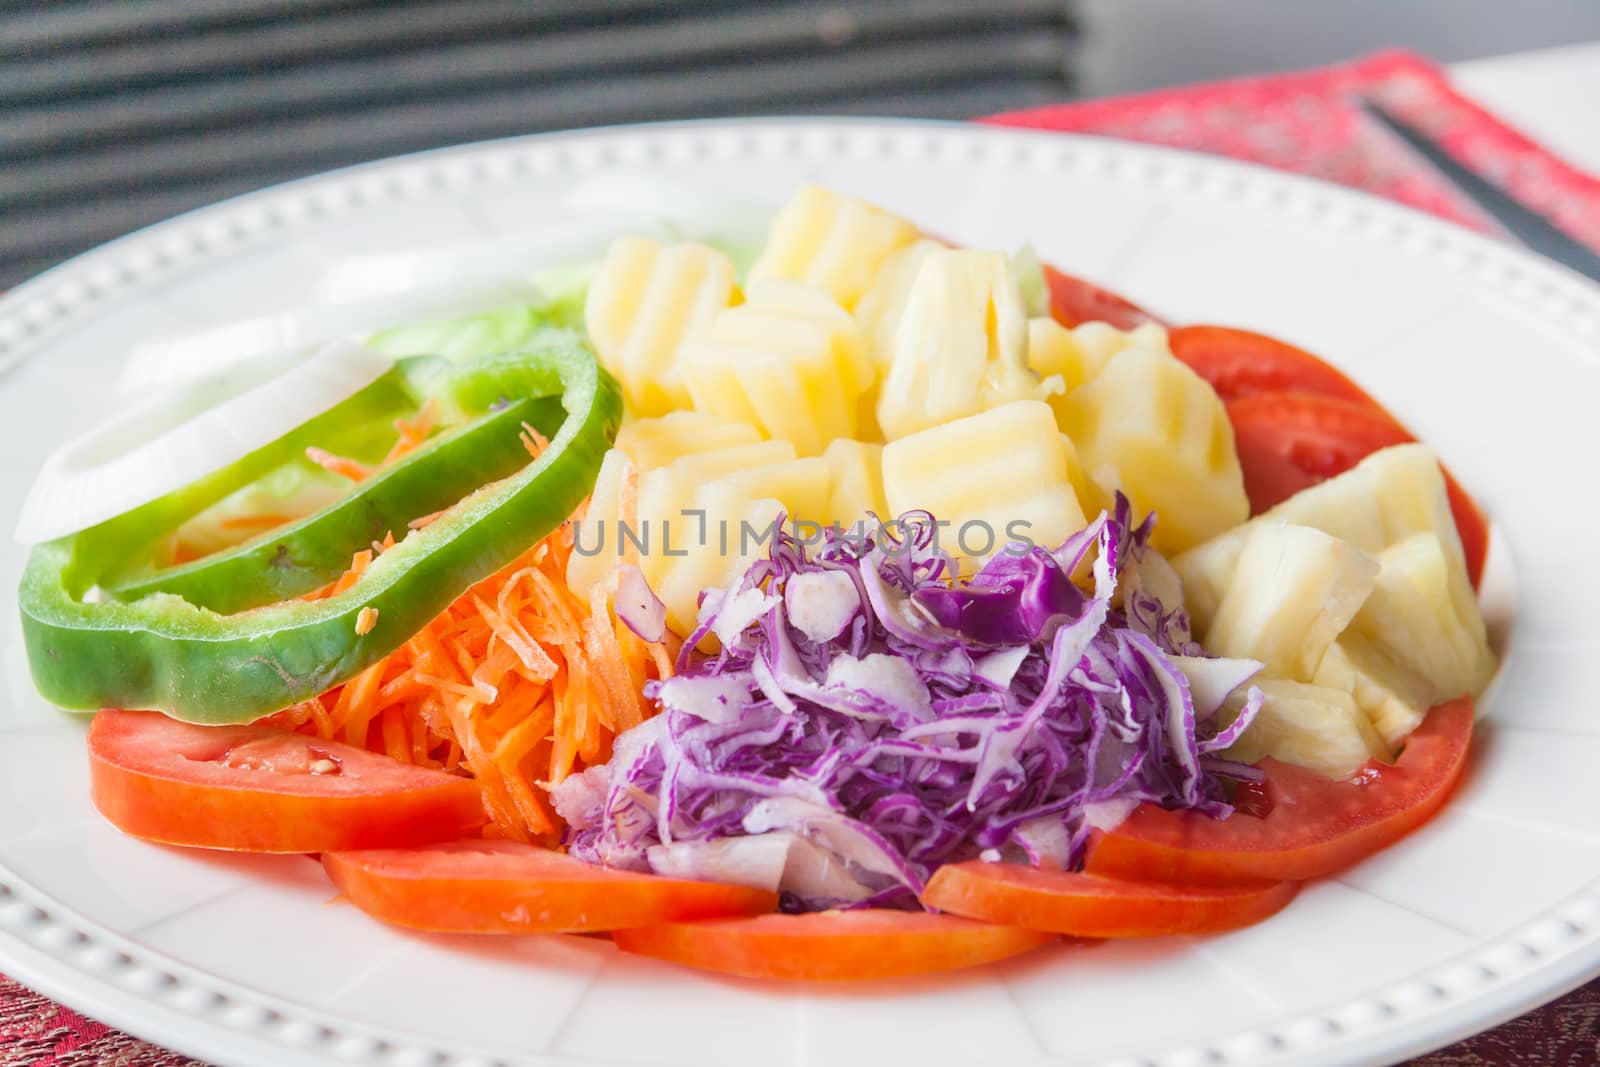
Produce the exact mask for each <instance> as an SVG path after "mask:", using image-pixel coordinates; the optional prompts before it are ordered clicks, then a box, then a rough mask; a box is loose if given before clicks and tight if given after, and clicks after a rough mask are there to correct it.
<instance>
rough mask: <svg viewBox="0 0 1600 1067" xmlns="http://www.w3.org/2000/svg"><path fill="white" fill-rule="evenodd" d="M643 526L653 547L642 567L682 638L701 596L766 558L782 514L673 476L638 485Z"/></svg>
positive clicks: (666, 473) (662, 474)
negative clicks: (644, 518)
mask: <svg viewBox="0 0 1600 1067" xmlns="http://www.w3.org/2000/svg"><path fill="white" fill-rule="evenodd" d="M639 511H640V515H641V525H642V526H643V525H644V523H643V517H644V516H645V515H646V514H648V515H649V517H650V523H649V525H648V526H645V527H644V528H645V529H646V530H647V531H648V536H649V537H650V539H651V544H650V551H649V552H647V553H644V554H643V555H642V556H641V567H642V569H643V570H644V574H645V577H646V578H647V579H648V580H649V582H650V587H651V588H652V589H654V590H655V593H656V595H657V596H659V597H660V598H661V601H662V603H663V604H664V605H666V609H667V625H668V626H670V627H671V628H672V630H673V632H674V633H676V634H678V635H679V636H680V637H686V636H688V635H689V634H690V633H691V632H692V631H693V630H694V627H695V618H696V614H697V612H698V608H699V599H700V594H701V592H703V591H704V590H706V589H708V588H711V587H713V586H722V585H726V584H727V583H728V582H730V581H732V580H733V579H734V578H736V577H737V576H738V575H740V574H742V573H744V571H745V569H746V568H747V567H748V566H749V565H750V563H751V562H752V561H754V560H755V559H756V558H757V557H759V556H761V555H763V554H764V553H765V552H766V551H767V546H768V545H769V544H770V543H771V538H772V536H773V532H774V530H775V529H776V528H777V524H778V520H779V519H780V518H781V516H782V514H783V511H784V506H783V504H782V502H781V501H778V500H774V499H771V498H763V499H758V500H752V499H751V498H749V497H747V496H745V495H744V494H743V493H741V492H739V491H738V490H737V489H735V488H734V487H733V486H732V485H730V484H728V483H727V482H726V481H720V482H713V483H710V484H707V485H701V486H698V487H696V486H692V485H690V484H689V483H687V482H685V481H684V480H683V479H682V478H680V477H677V476H676V475H675V474H674V473H673V472H672V470H671V468H668V469H666V470H660V471H653V472H651V473H650V474H648V475H646V476H645V477H644V478H643V479H641V481H640V484H639Z"/></svg>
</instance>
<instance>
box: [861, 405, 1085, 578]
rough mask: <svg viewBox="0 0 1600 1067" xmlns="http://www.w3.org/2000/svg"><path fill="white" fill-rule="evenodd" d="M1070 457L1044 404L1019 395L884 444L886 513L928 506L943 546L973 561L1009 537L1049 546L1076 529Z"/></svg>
mask: <svg viewBox="0 0 1600 1067" xmlns="http://www.w3.org/2000/svg"><path fill="white" fill-rule="evenodd" d="M1072 458H1073V457H1072V453H1071V451H1070V450H1069V449H1068V447H1067V442H1066V441H1065V439H1064V438H1063V437H1062V436H1061V433H1060V431H1058V430H1057V429H1056V424H1055V417H1054V416H1053V415H1052V414H1051V413H1050V408H1049V406H1048V405H1047V404H1045V403H1043V402H1042V401H1038V400H1019V401H1017V402H1015V403H1011V404H1006V405H1004V406H1003V407H997V408H992V409H990V410H989V411H985V412H983V413H981V414H978V415H969V416H967V417H966V418H963V419H956V420H955V421H953V422H948V423H945V424H944V425H943V426H936V427H934V428H933V429H931V430H923V431H921V432H920V433H915V434H912V435H910V436H909V437H902V438H900V439H899V440H898V441H893V442H891V443H889V444H888V445H885V446H884V449H883V488H884V493H885V495H886V497H887V502H888V505H889V512H890V514H891V515H900V514H902V513H904V512H907V511H912V510H916V509H923V510H926V511H929V512H931V513H932V514H933V516H934V518H935V519H939V520H942V521H944V522H947V523H948V524H949V525H948V527H947V530H948V533H945V534H942V535H941V545H942V546H943V547H944V548H945V550H946V551H947V552H949V553H950V554H951V555H952V556H955V557H957V558H959V559H962V560H965V561H973V562H976V561H978V560H981V559H983V558H985V557H987V556H990V555H993V554H994V553H995V552H997V551H999V550H1000V549H1002V548H1003V547H1005V545H1006V544H1007V543H1009V542H1011V541H1017V540H1020V541H1028V542H1031V543H1033V544H1036V545H1043V546H1044V547H1046V548H1055V547H1056V546H1057V545H1059V544H1060V543H1061V542H1062V541H1065V540H1066V539H1067V537H1068V536H1070V535H1071V534H1073V533H1076V532H1077V531H1078V530H1081V529H1083V527H1084V526H1085V525H1086V522H1085V519H1084V515H1083V509H1082V507H1081V506H1080V505H1079V503H1078V498H1077V495H1076V494H1075V493H1074V492H1073V489H1072V480H1073V472H1072V469H1071V466H1072ZM969 524H970V525H969Z"/></svg>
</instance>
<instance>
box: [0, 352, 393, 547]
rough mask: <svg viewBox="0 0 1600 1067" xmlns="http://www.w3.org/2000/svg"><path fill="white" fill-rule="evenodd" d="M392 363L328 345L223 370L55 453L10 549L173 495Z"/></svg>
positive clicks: (364, 383)
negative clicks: (16, 543)
mask: <svg viewBox="0 0 1600 1067" xmlns="http://www.w3.org/2000/svg"><path fill="white" fill-rule="evenodd" d="M392 366H394V360H392V359H390V358H389V357H388V356H384V355H381V354H379V353H377V352H374V351H372V350H371V349H368V348H363V347H362V346H360V345H356V344H350V343H348V342H336V343H334V344H330V345H327V346H325V347H323V348H321V349H320V350H318V351H316V352H315V353H313V354H312V355H310V356H309V357H305V358H300V357H289V356H268V357H262V358H258V359H251V360H245V361H239V362H234V363H230V364H229V365H228V366H227V367H225V368H223V369H222V370H219V371H217V372H215V373H213V374H212V375H211V376H209V377H207V378H204V379H201V380H197V381H192V382H190V383H188V384H187V385H185V386H183V387H181V388H177V389H173V390H170V391H168V392H164V393H162V394H161V395H159V396H157V397H155V398H153V399H152V400H150V401H148V402H146V403H144V404H142V405H140V406H138V407H136V408H134V409H133V410H130V411H127V412H125V413H123V414H121V415H119V416H117V417H115V418H113V419H112V420H110V421H109V422H106V423H104V424H102V425H100V426H97V427H95V428H94V429H92V430H90V431H89V432H88V433H86V434H83V435H82V436H80V437H78V438H77V439H75V440H73V441H69V442H68V443H67V444H65V445H63V446H61V447H60V448H58V449H57V450H56V451H55V452H54V453H52V454H51V455H50V457H49V458H48V459H46V460H45V462H44V467H43V469H42V470H40V472H39V476H38V478H36V479H35V481H34V483H33V488H32V489H31V490H30V491H29V493H28V497H27V499H26V500H25V501H23V504H22V511H21V513H20V514H19V515H18V518H17V528H16V535H15V536H16V539H17V540H18V541H21V542H23V543H24V544H35V543H37V542H40V541H50V540H54V539H55V538H57V537H64V536H66V535H67V534H70V533H76V532H78V531H79V530H83V529H87V528H88V527H90V526H94V525H96V524H98V523H101V522H104V521H105V520H107V519H110V518H114V517H116V516H118V515H121V514H122V513H123V512H125V511H131V510H132V509H134V508H136V507H138V506H140V505H141V504H145V503H148V502H150V501H152V500H155V499H157V498H158V497H162V496H165V495H166V494H168V493H170V492H173V491H174V490H177V489H181V488H183V487H184V486H185V485H188V484H189V483H190V482H193V481H196V480H198V479H200V478H203V477H205V476H206V475H208V474H211V473H212V472H213V471H217V470H221V469H222V468H223V467H226V466H228V465H229V464H230V463H235V462H237V461H239V460H240V459H243V458H244V457H245V456H247V455H249V454H250V453H251V452H254V451H255V450H256V449H258V448H261V447H262V446H263V445H267V444H270V443H271V442H273V441H275V440H277V439H278V438H279V437H282V436H283V435H284V434H286V433H288V432H289V431H290V430H293V429H294V428H295V427H296V426H299V425H300V424H301V423H303V422H306V421H308V420H310V419H312V418H315V417H316V416H317V415H320V414H322V412H324V411H326V410H327V409H329V408H331V407H333V406H334V405H335V404H337V403H339V402H340V401H343V400H345V399H347V398H349V397H350V396H351V395H353V394H355V393H356V392H359V391H360V390H361V389H364V388H365V387H367V386H368V385H371V384H372V383H373V382H374V381H376V380H377V379H378V378H379V377H381V376H382V375H383V374H384V373H386V372H387V371H388V370H389V369H390V368H391V367H392Z"/></svg>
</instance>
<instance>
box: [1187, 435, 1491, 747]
mask: <svg viewBox="0 0 1600 1067" xmlns="http://www.w3.org/2000/svg"><path fill="white" fill-rule="evenodd" d="M1173 565H1174V567H1175V568H1176V569H1177V571H1178V573H1179V575H1180V576H1181V577H1182V579H1183V583H1184V592H1185V601H1186V603H1187V605H1188V607H1189V611H1190V616H1191V621H1192V623H1193V625H1194V630H1195V634H1196V636H1197V637H1198V638H1199V639H1200V640H1201V642H1202V644H1204V646H1205V647H1206V649H1207V650H1208V651H1211V652H1214V653H1216V654H1218V655H1222V656H1239V657H1244V658H1248V659H1255V660H1259V661H1261V662H1262V663H1263V664H1264V667H1263V671H1262V675H1263V678H1265V679H1267V680H1266V681H1264V682H1262V683H1260V684H1261V688H1262V692H1263V693H1264V694H1265V697H1266V700H1265V703H1264V705H1263V708H1262V713H1261V716H1260V718H1259V719H1257V721H1256V724H1255V725H1254V726H1252V727H1251V728H1250V729H1249V730H1247V731H1246V733H1245V736H1244V738H1243V739H1242V740H1241V742H1240V744H1239V746H1238V748H1237V750H1235V751H1234V753H1233V755H1235V756H1237V757H1239V758H1242V759H1246V760H1252V761H1253V760H1255V759H1259V758H1260V757H1262V756H1269V755H1270V756H1277V757H1278V758H1280V759H1285V760H1289V761H1291V762H1295V763H1299V764H1302V765H1305V766H1310V767H1315V768H1317V769H1319V770H1322V771H1325V772H1326V773H1328V774H1329V775H1332V776H1334V777H1343V776H1345V775H1348V774H1350V773H1351V772H1352V771H1354V770H1355V769H1356V768H1358V767H1359V766H1360V765H1361V764H1363V763H1365V762H1366V761H1367V760H1368V759H1371V758H1372V757H1378V758H1380V759H1387V758H1389V757H1390V756H1391V755H1392V754H1393V752H1394V750H1395V749H1396V747H1397V746H1399V745H1400V743H1401V742H1403V741H1404V740H1405V737H1406V735H1407V734H1409V733H1410V732H1411V731H1412V730H1413V729H1414V728H1415V727H1416V725H1417V724H1418V723H1419V722H1421V721H1422V717H1423V714H1424V713H1425V712H1426V711H1427V710H1428V709H1429V708H1430V707H1432V706H1434V705H1435V704H1438V703H1441V702H1443V701H1446V700H1452V699H1454V698H1456V697H1459V696H1462V695H1464V694H1470V695H1472V696H1477V695H1479V694H1480V693H1482V691H1483V689H1484V687H1485V686H1487V685H1488V683H1489V679H1490V678H1491V677H1492V675H1493V674H1494V671H1495V657H1494V653H1493V652H1491V651H1490V649H1489V642H1488V635H1487V632H1486V630H1485V627H1484V623H1483V616H1482V615H1481V614H1480V613H1479V610H1478V603H1477V598H1476V596H1475V595H1474V593H1473V590H1472V583H1471V582H1470V581H1469V579H1468V577H1467V569H1466V563H1465V558H1464V556H1463V554H1462V551H1461V539H1460V537H1459V536H1457V534H1456V526H1455V520H1454V519H1453V518H1452V517H1451V514H1450V504H1449V499H1448V497H1447V496H1446V494H1445V482H1444V476H1443V474H1442V473H1441V471H1440V468H1439V462H1438V460H1437V459H1436V458H1435V457H1434V455H1433V453H1432V452H1430V451H1429V450H1428V449H1427V448H1425V447H1424V446H1422V445H1398V446H1395V447H1393V448H1386V449H1383V450H1382V451H1379V452H1375V453H1373V454H1372V455H1371V456H1369V457H1367V458H1366V459H1365V460H1363V461H1362V462H1361V463H1359V464H1358V465H1356V466H1355V467H1354V468H1352V469H1351V470H1349V471H1347V472H1345V473H1344V474H1341V475H1339V476H1338V477H1336V478H1331V479H1329V480H1328V481H1326V482H1323V483H1321V484H1320V485H1316V486H1313V487H1312V488H1310V489H1306V490H1304V491H1303V492H1300V493H1297V494H1296V495H1294V496H1292V497H1290V498H1289V499H1288V500H1285V501H1284V502H1283V503H1281V504H1279V505H1278V506H1277V507H1275V508H1272V509H1271V510H1269V511H1267V512H1266V513H1265V514H1262V515H1260V516H1257V517H1256V518H1254V519H1251V520H1250V521H1249V522H1247V523H1244V524H1243V525H1241V526H1237V527H1235V528H1234V529H1231V530H1228V531H1227V532H1225V533H1223V534H1221V535H1219V536H1217V537H1215V538H1213V539H1212V540H1210V541H1207V542H1205V543H1204V544H1201V545H1197V546H1195V547H1194V548H1191V549H1189V550H1188V551H1187V552H1184V553H1183V554H1181V555H1179V556H1177V557H1176V558H1175V559H1174V560H1173Z"/></svg>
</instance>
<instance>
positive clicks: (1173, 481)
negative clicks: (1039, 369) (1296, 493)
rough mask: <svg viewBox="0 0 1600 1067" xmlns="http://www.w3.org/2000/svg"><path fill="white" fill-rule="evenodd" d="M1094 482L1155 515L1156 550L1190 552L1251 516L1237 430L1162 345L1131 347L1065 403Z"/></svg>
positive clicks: (1062, 409) (1063, 415)
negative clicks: (1237, 450)
mask: <svg viewBox="0 0 1600 1067" xmlns="http://www.w3.org/2000/svg"><path fill="white" fill-rule="evenodd" d="M1057 414H1058V416H1059V418H1060V419H1061V429H1062V430H1064V431H1065V432H1066V434H1067V436H1068V437H1070V438H1072V441H1073V443H1074V444H1075V445H1077V446H1078V454H1079V455H1080V456H1081V457H1082V459H1083V463H1084V466H1085V467H1086V468H1087V470H1088V472H1089V476H1090V477H1091V478H1093V479H1094V480H1095V481H1096V482H1097V483H1099V484H1100V485H1101V487H1102V488H1104V489H1105V490H1106V491H1108V492H1110V491H1113V490H1121V491H1122V492H1123V493H1125V494H1127V496H1128V498H1129V499H1130V500H1131V501H1132V502H1133V508H1134V512H1135V513H1136V514H1141V515H1142V514H1144V513H1145V512H1148V511H1154V512H1155V513H1156V529H1155V535H1154V537H1153V539H1152V541H1153V543H1154V545H1155V546H1156V547H1157V548H1158V549H1161V550H1162V551H1165V552H1177V551H1182V550H1183V549H1185V548H1188V547H1190V546H1192V545H1196V544H1199V543H1200V542H1201V541H1204V540H1205V539H1206V538H1208V537H1211V536H1213V535H1215V534H1218V533H1221V532H1222V531H1224V530H1227V529H1228V528H1230V527H1233V526H1237V525H1239V524H1240V523H1242V522H1244V520H1245V519H1246V518H1247V517H1248V516H1249V514H1250V503H1249V501H1248V500H1247V499H1246V497H1245V492H1244V475H1243V473H1242V472H1241V471H1240V469H1239V457H1238V455H1237V453H1235V451H1234V447H1233V426H1232V424H1231V423H1229V422H1228V413H1227V411H1226V410H1224V408H1223V406H1222V401H1221V400H1219V399H1218V398H1217V394H1216V393H1215V392H1214V391H1213V390H1212V388H1211V386H1210V385H1208V384H1206V382H1205V380H1204V379H1202V378H1201V377H1200V376H1199V375H1197V374H1195V373H1194V371H1192V370H1190V369H1189V368H1188V367H1186V366H1184V365H1183V364H1182V363H1180V362H1179V361H1178V360H1176V359H1174V358H1173V357H1172V356H1169V355H1167V354H1165V353H1163V352H1159V351H1157V350H1155V349H1153V348H1143V347H1134V348H1128V349H1125V350H1123V351H1122V352H1120V353H1118V354H1117V355H1116V356H1113V357H1112V359H1111V361H1110V362H1109V363H1107V364H1106V366H1105V368H1104V369H1103V370H1101V371H1100V373H1099V374H1097V375H1096V376H1095V377H1094V378H1093V379H1092V380H1091V381H1090V382H1089V383H1088V384H1087V385H1083V386H1080V387H1079V388H1077V389H1075V390H1073V391H1072V393H1071V394H1069V395H1068V396H1067V398H1066V400H1065V401H1064V402H1063V403H1062V404H1060V405H1059V407H1058V412H1057Z"/></svg>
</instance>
